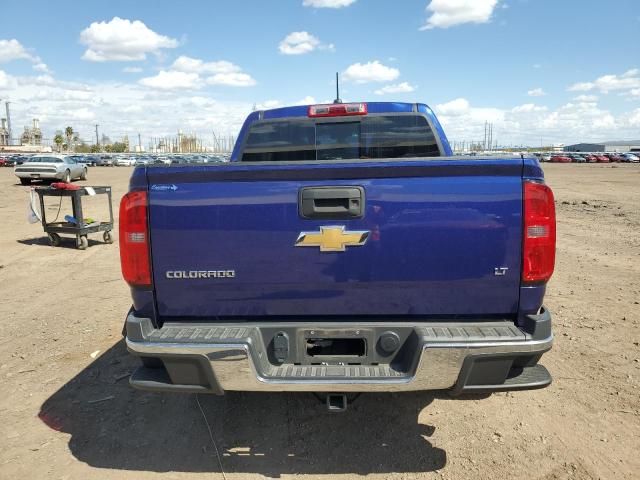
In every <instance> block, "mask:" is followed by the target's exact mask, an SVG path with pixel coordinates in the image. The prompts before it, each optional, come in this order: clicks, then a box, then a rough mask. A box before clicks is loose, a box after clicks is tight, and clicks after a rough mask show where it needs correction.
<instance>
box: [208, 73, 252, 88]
mask: <svg viewBox="0 0 640 480" xmlns="http://www.w3.org/2000/svg"><path fill="white" fill-rule="evenodd" d="M207 83H208V84H209V85H227V86H229V87H252V86H254V85H255V84H256V81H255V80H254V79H253V78H252V77H251V75H249V74H248V73H242V72H228V73H216V74H215V75H213V76H211V77H209V78H207Z"/></svg>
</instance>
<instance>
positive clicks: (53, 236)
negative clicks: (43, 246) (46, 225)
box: [47, 233, 60, 247]
mask: <svg viewBox="0 0 640 480" xmlns="http://www.w3.org/2000/svg"><path fill="white" fill-rule="evenodd" d="M47 237H49V244H50V245H51V246H52V247H59V246H60V235H58V234H57V233H48V234H47Z"/></svg>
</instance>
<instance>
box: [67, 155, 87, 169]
mask: <svg viewBox="0 0 640 480" xmlns="http://www.w3.org/2000/svg"><path fill="white" fill-rule="evenodd" d="M69 158H71V159H72V160H73V161H75V162H76V163H80V164H82V165H86V166H87V167H88V166H89V165H90V164H91V159H90V158H89V157H86V156H85V155H69Z"/></svg>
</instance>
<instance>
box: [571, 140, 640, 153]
mask: <svg viewBox="0 0 640 480" xmlns="http://www.w3.org/2000/svg"><path fill="white" fill-rule="evenodd" d="M564 151H565V152H640V140H632V141H629V142H620V141H612V142H602V143H576V144H574V145H565V147H564Z"/></svg>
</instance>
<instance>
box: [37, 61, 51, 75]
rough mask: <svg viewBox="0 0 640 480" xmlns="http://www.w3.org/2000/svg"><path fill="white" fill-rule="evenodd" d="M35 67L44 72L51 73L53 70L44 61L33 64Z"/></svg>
mask: <svg viewBox="0 0 640 480" xmlns="http://www.w3.org/2000/svg"><path fill="white" fill-rule="evenodd" d="M33 69H34V70H36V71H38V72H43V73H50V72H51V70H49V67H48V66H47V64H46V63H43V62H38V63H34V64H33Z"/></svg>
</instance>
